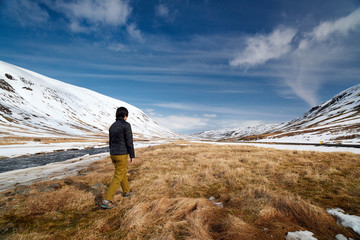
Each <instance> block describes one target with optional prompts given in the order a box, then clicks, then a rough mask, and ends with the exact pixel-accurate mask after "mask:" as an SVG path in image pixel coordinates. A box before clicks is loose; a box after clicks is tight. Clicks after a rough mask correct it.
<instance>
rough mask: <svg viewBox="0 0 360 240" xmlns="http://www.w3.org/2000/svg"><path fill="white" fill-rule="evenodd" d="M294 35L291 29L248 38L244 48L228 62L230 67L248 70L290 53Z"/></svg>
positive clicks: (281, 29)
mask: <svg viewBox="0 0 360 240" xmlns="http://www.w3.org/2000/svg"><path fill="white" fill-rule="evenodd" d="M295 34H296V30H294V29H292V28H278V29H276V30H274V31H273V32H272V33H270V34H268V35H262V34H260V35H257V36H255V37H249V38H248V39H247V46H246V48H245V49H244V50H243V51H242V52H241V53H240V54H238V56H237V57H236V58H234V59H233V60H231V61H230V65H231V66H234V67H238V66H240V67H245V68H248V67H254V66H257V65H259V64H263V63H265V62H267V61H269V60H271V59H278V58H280V57H282V56H284V55H285V54H287V53H288V52H289V51H290V49H291V42H292V40H293V38H294V36H295Z"/></svg>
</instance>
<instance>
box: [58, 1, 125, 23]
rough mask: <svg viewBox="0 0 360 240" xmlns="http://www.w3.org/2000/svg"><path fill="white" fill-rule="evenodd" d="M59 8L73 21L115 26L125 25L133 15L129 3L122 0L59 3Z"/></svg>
mask: <svg viewBox="0 0 360 240" xmlns="http://www.w3.org/2000/svg"><path fill="white" fill-rule="evenodd" d="M57 6H58V7H59V8H60V9H61V10H63V13H64V14H66V15H68V16H69V17H70V18H71V19H76V20H86V21H87V22H89V23H95V24H96V23H101V24H110V25H114V26H121V25H125V24H126V22H127V19H128V17H129V15H130V13H131V8H130V6H129V4H128V2H126V1H122V0H77V1H75V2H67V1H58V2H57Z"/></svg>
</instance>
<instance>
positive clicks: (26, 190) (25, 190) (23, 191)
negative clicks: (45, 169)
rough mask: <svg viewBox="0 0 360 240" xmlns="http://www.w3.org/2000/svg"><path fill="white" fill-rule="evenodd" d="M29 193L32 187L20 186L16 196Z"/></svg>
mask: <svg viewBox="0 0 360 240" xmlns="http://www.w3.org/2000/svg"><path fill="white" fill-rule="evenodd" d="M29 192H30V187H29V186H24V185H19V186H17V187H16V188H15V190H14V193H15V194H27V193H29Z"/></svg>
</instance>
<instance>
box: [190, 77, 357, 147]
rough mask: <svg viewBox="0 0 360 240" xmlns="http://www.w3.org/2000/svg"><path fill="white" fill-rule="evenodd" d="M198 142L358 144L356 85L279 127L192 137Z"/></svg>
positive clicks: (228, 131)
mask: <svg viewBox="0 0 360 240" xmlns="http://www.w3.org/2000/svg"><path fill="white" fill-rule="evenodd" d="M194 136H196V137H200V138H207V139H209V138H212V139H236V140H258V141H262V142H292V143H303V142H310V143H319V142H320V141H322V142H323V143H324V142H326V143H360V84H358V85H355V86H353V87H351V88H349V89H346V90H345V91H342V92H341V93H339V94H337V95H336V96H334V97H333V98H331V99H330V100H328V101H326V102H324V103H322V104H321V105H319V106H316V107H313V108H312V109H311V110H310V111H309V112H307V113H305V114H304V115H303V116H301V117H299V118H296V119H294V120H292V121H290V122H285V123H281V124H277V125H276V124H275V125H274V124H270V125H258V126H254V127H247V128H238V129H231V130H213V131H206V132H201V133H197V134H194Z"/></svg>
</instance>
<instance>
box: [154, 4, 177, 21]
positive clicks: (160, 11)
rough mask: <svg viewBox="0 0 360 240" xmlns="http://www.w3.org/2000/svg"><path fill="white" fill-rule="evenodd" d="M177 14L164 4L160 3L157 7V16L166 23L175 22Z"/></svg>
mask: <svg viewBox="0 0 360 240" xmlns="http://www.w3.org/2000/svg"><path fill="white" fill-rule="evenodd" d="M176 14H177V11H176V10H174V9H172V10H171V9H170V7H169V6H168V5H166V4H164V3H159V4H158V5H156V6H155V16H157V17H159V18H161V19H162V20H164V21H165V22H168V23H171V22H173V21H174V20H175V18H176Z"/></svg>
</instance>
